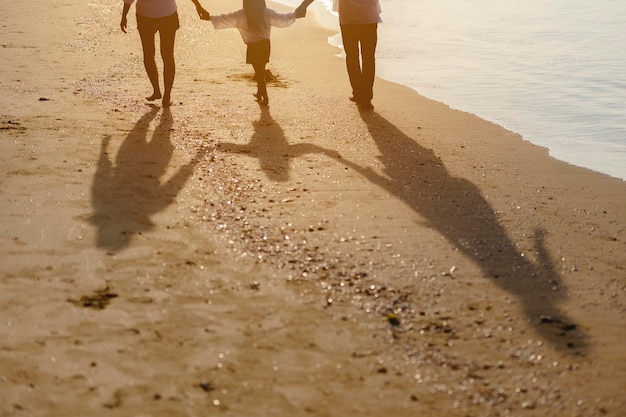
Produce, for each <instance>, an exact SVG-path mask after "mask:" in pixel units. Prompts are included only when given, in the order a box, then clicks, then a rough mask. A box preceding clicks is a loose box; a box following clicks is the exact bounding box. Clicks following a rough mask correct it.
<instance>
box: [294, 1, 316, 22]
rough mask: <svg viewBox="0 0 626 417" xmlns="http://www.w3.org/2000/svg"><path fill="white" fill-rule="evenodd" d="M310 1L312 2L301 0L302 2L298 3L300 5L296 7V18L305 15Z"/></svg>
mask: <svg viewBox="0 0 626 417" xmlns="http://www.w3.org/2000/svg"><path fill="white" fill-rule="evenodd" d="M311 3H313V0H303V2H302V3H300V6H298V8H297V9H296V18H301V17H304V16H306V8H307V7H309V5H310V4H311Z"/></svg>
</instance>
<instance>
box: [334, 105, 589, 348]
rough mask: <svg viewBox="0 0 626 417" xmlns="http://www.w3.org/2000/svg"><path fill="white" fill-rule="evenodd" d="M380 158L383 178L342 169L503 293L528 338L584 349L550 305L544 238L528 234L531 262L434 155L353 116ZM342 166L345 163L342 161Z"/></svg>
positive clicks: (551, 279) (557, 283) (554, 282)
mask: <svg viewBox="0 0 626 417" xmlns="http://www.w3.org/2000/svg"><path fill="white" fill-rule="evenodd" d="M360 115H361V117H362V119H363V121H364V122H365V123H366V124H367V128H368V130H369V132H370V134H371V137H372V139H373V140H374V142H375V143H376V146H377V148H378V150H379V152H380V155H379V159H380V161H381V162H382V163H383V165H384V168H383V172H384V175H379V174H376V173H375V172H373V171H371V170H367V169H363V168H361V167H358V166H356V165H354V164H349V163H348V164H349V165H351V166H352V168H354V169H355V170H357V171H359V172H361V173H362V174H363V176H365V177H366V178H368V179H369V180H370V181H372V182H373V183H375V184H378V185H379V186H380V187H382V188H384V189H386V190H387V191H389V192H390V193H392V194H393V195H395V196H396V197H397V198H398V199H399V200H401V201H403V202H404V203H405V204H407V205H408V206H409V207H411V208H412V209H413V210H414V211H415V212H417V213H418V214H419V215H420V216H422V217H423V218H424V219H425V220H426V222H427V224H428V225H429V226H430V227H432V228H433V229H435V230H437V231H438V232H439V233H440V234H441V235H442V236H444V237H445V239H446V240H447V241H449V242H450V243H451V244H453V245H454V247H456V248H457V249H458V250H459V251H460V252H461V253H463V254H464V256H466V257H467V258H469V259H471V260H472V261H473V262H474V263H475V264H476V265H478V266H479V267H480V268H481V270H482V271H483V274H484V276H486V277H488V278H489V279H491V281H492V282H493V283H495V284H496V285H498V286H499V287H501V288H502V289H504V290H506V291H507V292H509V293H511V294H512V295H514V296H515V297H516V299H518V300H519V301H520V302H521V303H522V305H523V308H524V311H525V313H526V315H527V317H528V321H529V322H530V323H531V324H532V326H533V327H534V329H535V330H536V332H537V333H538V334H539V335H541V337H543V338H544V339H546V340H548V341H550V342H551V343H553V344H554V346H556V347H558V348H567V349H572V348H576V349H577V350H584V349H585V348H586V341H585V339H584V337H583V335H582V333H581V332H580V329H577V327H576V325H575V324H574V323H572V321H571V320H570V319H568V318H567V316H566V315H565V313H563V312H562V311H560V310H559V309H558V307H557V305H556V303H557V301H558V298H559V297H558V292H556V291H555V290H554V289H555V287H556V288H560V287H561V278H560V276H559V274H558V273H557V271H556V270H555V269H554V268H553V262H551V260H550V258H549V255H548V252H547V250H546V248H545V232H544V231H543V230H541V229H540V228H538V229H537V230H535V231H534V236H535V251H536V253H537V257H536V260H535V261H534V262H533V261H531V260H530V259H529V258H528V257H526V256H524V254H522V253H520V252H519V251H518V250H517V249H516V244H515V242H514V241H513V240H512V239H511V238H510V237H509V235H508V233H507V231H506V230H505V229H504V227H503V226H502V224H501V221H500V219H499V218H498V217H497V216H496V213H495V211H494V209H493V207H491V205H490V204H489V203H488V202H487V200H486V199H485V198H484V196H483V195H482V193H481V191H480V189H479V188H478V187H477V186H476V185H475V184H473V183H472V182H470V181H468V180H466V179H464V178H460V177H455V176H454V175H451V174H450V172H449V171H448V170H447V169H446V167H445V165H444V164H443V162H442V161H441V159H440V158H438V157H437V156H436V155H435V154H434V152H433V151H432V150H430V149H427V148H425V147H423V146H421V145H420V144H419V143H418V142H417V141H416V140H414V139H413V138H411V137H409V136H408V135H406V134H405V133H404V132H402V131H401V130H400V129H398V128H397V127H396V126H395V125H393V124H392V123H390V122H389V121H388V120H386V119H385V118H384V117H382V116H381V115H380V114H378V113H377V112H374V111H361V112H360ZM343 163H347V162H346V161H345V160H344V161H343Z"/></svg>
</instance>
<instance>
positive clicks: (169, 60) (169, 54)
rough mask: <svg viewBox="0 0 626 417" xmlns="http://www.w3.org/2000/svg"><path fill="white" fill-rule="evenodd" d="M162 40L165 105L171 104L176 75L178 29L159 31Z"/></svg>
mask: <svg viewBox="0 0 626 417" xmlns="http://www.w3.org/2000/svg"><path fill="white" fill-rule="evenodd" d="M159 34H160V41H161V58H162V59H163V84H164V93H165V94H163V107H169V106H170V105H171V95H172V87H173V86H174V77H175V75H176V61H175V60H174V44H175V41H176V30H170V29H168V30H161V31H159Z"/></svg>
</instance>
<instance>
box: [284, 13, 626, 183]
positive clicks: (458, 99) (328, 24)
mask: <svg viewBox="0 0 626 417" xmlns="http://www.w3.org/2000/svg"><path fill="white" fill-rule="evenodd" d="M279 3H280V2H279ZM286 3H288V2H285V3H283V4H286ZM292 3H297V2H292ZM296 5H297V4H296ZM313 5H316V6H318V7H316V12H317V18H318V20H319V21H320V24H321V25H322V26H324V27H325V28H329V29H332V30H336V31H337V33H339V28H338V25H337V22H336V20H337V18H336V17H334V16H332V15H331V14H330V13H329V12H328V11H327V10H326V8H325V7H324V6H323V5H321V4H320V3H317V2H316V3H313ZM383 20H385V19H384V15H383ZM381 30H382V31H383V32H381V33H384V31H385V23H383V24H382V25H381ZM385 39H386V38H385V36H381V37H380V39H379V41H380V42H381V45H380V47H379V49H380V51H379V55H380V52H381V51H382V52H386V51H385V45H384V42H385ZM387 40H389V39H387ZM338 42H339V44H340V40H339V41H338ZM329 43H330V44H331V45H333V46H336V45H335V44H336V42H334V41H333V40H332V39H329ZM380 64H382V65H380ZM379 67H380V68H379V71H378V76H379V78H382V79H386V80H388V81H390V82H395V83H399V84H401V85H405V86H407V87H409V88H411V89H413V90H415V91H416V92H417V93H418V94H421V95H424V96H426V97H429V98H431V99H433V100H435V101H439V102H443V103H446V104H448V105H449V106H450V107H451V108H453V109H456V110H460V111H465V112H468V113H472V114H474V115H476V116H477V117H480V118H482V119H485V120H488V121H491V122H492V123H496V124H498V125H500V126H502V127H503V128H505V129H507V130H510V131H513V132H516V133H518V134H520V135H521V136H522V137H524V139H525V140H527V141H529V142H530V143H532V144H535V145H538V146H543V147H545V148H547V149H549V152H550V155H551V156H552V157H553V158H555V159H558V160H560V161H563V162H566V163H569V164H571V165H574V166H578V167H582V168H586V169H591V170H593V171H595V172H599V173H601V174H604V175H609V176H611V177H613V178H618V179H622V180H626V172H624V171H623V169H621V165H623V164H620V162H621V161H620V159H619V157H618V156H615V155H620V151H621V154H623V149H620V148H619V142H603V143H602V145H603V148H599V147H598V145H599V144H597V143H596V142H594V141H588V140H586V139H588V138H585V137H583V136H575V137H572V138H570V141H571V142H572V143H571V145H570V146H569V148H568V147H565V148H563V145H559V143H558V142H560V141H559V140H558V139H557V138H556V137H555V133H557V132H554V131H552V132H551V131H550V130H547V131H543V132H542V131H541V128H539V130H538V129H537V124H536V123H535V125H534V126H533V124H532V118H531V119H529V118H528V115H525V114H523V113H519V112H518V114H517V116H518V117H517V119H515V118H512V117H511V116H512V115H510V114H508V115H507V114H502V113H501V112H499V111H498V110H497V109H494V108H491V107H489V106H485V103H484V102H483V103H482V105H481V104H478V103H480V100H478V102H476V100H475V99H474V100H472V99H471V98H470V97H471V96H470V97H468V96H467V91H466V92H465V93H466V94H462V95H461V96H458V95H455V94H450V92H447V93H446V92H445V91H442V92H439V93H438V92H437V91H436V89H434V88H432V87H430V88H428V87H427V86H426V85H425V84H424V85H421V86H420V85H417V84H416V83H415V82H413V83H412V82H411V81H410V79H406V78H405V79H403V78H402V76H399V75H398V74H401V73H402V72H401V71H400V72H397V71H394V70H391V69H392V68H391V67H393V68H395V69H397V68H398V67H400V68H402V63H398V62H395V63H394V64H393V65H387V66H385V62H384V60H383V61H380V62H379ZM406 69H407V71H411V67H410V65H409V66H406ZM386 70H391V72H390V73H386ZM461 87H463V86H461ZM466 88H467V86H466ZM474 90H478V88H476V89H474ZM476 93H477V94H481V93H480V92H479V91H476ZM488 93H489V90H487V91H486V92H483V94H488ZM491 93H498V90H496V91H492V92H491ZM463 97H465V98H463ZM470 102H474V104H473V105H471V104H470ZM524 120H525V122H524ZM540 126H542V127H543V128H544V129H546V128H548V126H546V125H545V124H544V125H542V124H540ZM570 130H571V129H570ZM570 133H571V132H570ZM560 135H561V136H562V137H565V136H567V133H566V132H564V131H562V129H561V132H560ZM576 143H579V144H580V145H576ZM594 144H595V145H594ZM578 146H584V148H585V149H589V151H590V152H589V153H586V154H585V155H580V154H579V152H578V151H577V150H576V148H577V147H578ZM611 149H614V152H611V151H610V150H611Z"/></svg>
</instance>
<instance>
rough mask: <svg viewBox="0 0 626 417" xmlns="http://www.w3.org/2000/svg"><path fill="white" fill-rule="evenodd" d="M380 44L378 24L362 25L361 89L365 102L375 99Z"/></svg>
mask: <svg viewBox="0 0 626 417" xmlns="http://www.w3.org/2000/svg"><path fill="white" fill-rule="evenodd" d="M377 42H378V24H376V23H373V24H368V25H362V27H361V31H360V43H361V75H362V78H361V83H362V84H361V88H362V90H361V91H362V97H361V98H362V99H363V101H371V100H372V98H373V97H374V79H375V78H376V44H377Z"/></svg>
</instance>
